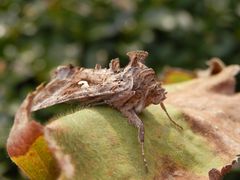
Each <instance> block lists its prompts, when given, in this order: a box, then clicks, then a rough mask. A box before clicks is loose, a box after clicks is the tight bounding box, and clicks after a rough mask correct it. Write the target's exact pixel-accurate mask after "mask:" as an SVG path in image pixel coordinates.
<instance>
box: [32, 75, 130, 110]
mask: <svg viewBox="0 0 240 180" xmlns="http://www.w3.org/2000/svg"><path fill="white" fill-rule="evenodd" d="M131 88H132V79H129V80H127V81H120V80H118V79H114V78H111V79H108V80H106V81H104V82H103V83H102V84H93V85H89V86H84V85H81V84H79V82H76V81H73V80H70V79H64V80H62V79H55V80H52V81H50V82H49V83H48V84H47V85H46V86H40V87H39V88H37V90H36V92H35V97H34V100H33V105H32V108H31V111H37V110H39V109H43V108H47V107H50V106H53V105H56V104H60V103H64V102H69V101H79V102H87V103H92V102H99V101H104V100H105V99H106V98H109V96H111V95H114V94H116V93H120V92H122V91H126V90H127V89H131Z"/></svg>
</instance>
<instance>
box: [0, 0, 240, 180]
mask: <svg viewBox="0 0 240 180" xmlns="http://www.w3.org/2000/svg"><path fill="white" fill-rule="evenodd" d="M239 17H240V3H239V2H238V1H237V0H231V1H227V0H221V1H218V0H209V1H190V0H182V1H174V0H168V1H167V0H160V1H159V0H150V1H143V0H140V1H131V0H121V1H116V0H115V1H110V0H108V1H100V0H92V1H87V0H84V1H77V0H68V1H64V0H55V1H42V0H33V1H25V0H1V3H0V125H1V126H0V133H1V134H2V133H3V132H5V134H4V135H3V136H2V135H1V139H0V150H1V151H4V150H3V149H4V145H3V144H5V141H6V139H5V137H6V133H7V132H8V129H9V127H10V123H12V120H13V116H14V113H15V111H16V109H17V107H18V105H19V104H20V102H21V101H22V99H23V98H24V97H25V96H26V94H27V92H29V91H30V90H33V89H34V88H35V87H36V86H37V85H38V84H40V83H41V82H42V81H46V80H48V78H49V71H50V70H52V69H53V68H55V67H56V66H58V65H60V64H69V63H72V64H75V65H82V66H85V67H93V66H94V65H95V63H100V64H102V65H105V66H106V65H107V62H108V61H109V60H110V59H111V58H115V57H120V58H121V59H122V60H123V61H121V62H122V64H126V62H127V58H126V57H125V55H124V54H125V53H126V52H127V51H129V50H133V49H144V50H147V51H149V52H150V57H149V59H148V62H147V63H148V65H149V66H151V67H153V68H154V69H155V70H157V71H159V70H161V69H162V68H163V67H164V66H165V65H166V64H167V65H170V66H178V67H184V68H189V69H192V68H196V67H203V66H204V62H205V60H207V59H209V58H210V57H212V56H218V57H220V58H222V59H223V60H225V62H226V63H227V64H230V63H237V62H239V60H238V59H239V57H240V51H239V50H238V48H239V47H240V41H239V40H240V21H239ZM41 116H42V117H43V116H44V117H48V116H49V113H45V114H41ZM2 124H4V125H3V126H2ZM1 154H2V153H1ZM0 160H1V165H2V160H3V162H4V163H5V164H8V165H7V166H9V164H10V162H9V158H7V157H0ZM7 166H6V168H5V170H4V171H0V177H1V175H3V174H6V173H8V174H9V172H11V168H7Z"/></svg>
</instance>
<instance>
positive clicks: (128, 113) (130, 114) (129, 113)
mask: <svg viewBox="0 0 240 180" xmlns="http://www.w3.org/2000/svg"><path fill="white" fill-rule="evenodd" d="M121 112H122V113H123V115H124V116H125V117H127V118H128V122H129V123H130V124H132V125H134V126H135V127H137V128H138V141H139V143H140V144H141V151H142V157H143V162H144V166H145V169H146V172H148V165H147V160H146V158H145V153H144V124H143V122H142V120H141V119H140V118H139V117H138V116H137V114H136V112H135V111H133V110H122V111H121Z"/></svg>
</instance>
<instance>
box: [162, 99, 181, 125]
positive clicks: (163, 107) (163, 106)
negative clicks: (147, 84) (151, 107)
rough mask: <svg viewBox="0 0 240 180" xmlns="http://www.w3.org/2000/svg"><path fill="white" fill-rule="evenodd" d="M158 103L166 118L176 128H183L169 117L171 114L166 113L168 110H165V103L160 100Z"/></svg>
mask: <svg viewBox="0 0 240 180" xmlns="http://www.w3.org/2000/svg"><path fill="white" fill-rule="evenodd" d="M160 105H161V108H162V109H163V111H164V112H165V113H166V115H167V117H168V119H169V120H170V121H171V122H172V123H173V124H174V125H175V126H176V127H177V128H178V129H180V130H183V128H182V126H180V125H179V124H177V123H176V122H175V121H174V120H173V119H172V118H171V116H170V115H169V114H168V111H167V109H166V107H165V105H164V104H163V103H162V102H161V103H160Z"/></svg>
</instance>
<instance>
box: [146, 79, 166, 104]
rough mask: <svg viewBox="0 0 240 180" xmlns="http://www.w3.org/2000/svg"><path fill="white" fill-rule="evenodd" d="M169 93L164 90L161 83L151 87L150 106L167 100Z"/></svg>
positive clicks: (149, 94)
mask: <svg viewBox="0 0 240 180" xmlns="http://www.w3.org/2000/svg"><path fill="white" fill-rule="evenodd" d="M166 94H167V92H166V91H165V89H164V88H162V86H161V83H159V82H156V84H154V85H152V86H151V87H150V90H149V93H148V98H149V100H150V104H159V103H161V102H162V101H164V99H166Z"/></svg>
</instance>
